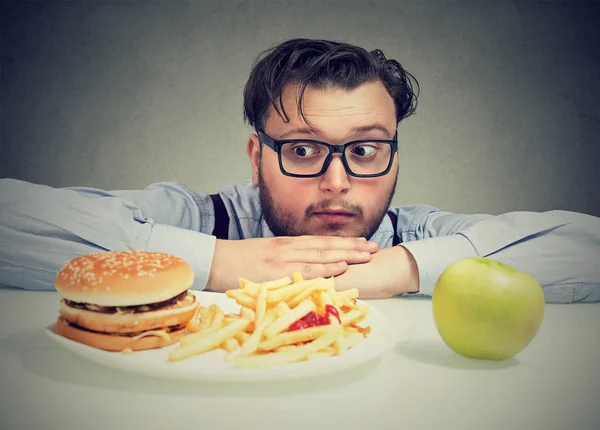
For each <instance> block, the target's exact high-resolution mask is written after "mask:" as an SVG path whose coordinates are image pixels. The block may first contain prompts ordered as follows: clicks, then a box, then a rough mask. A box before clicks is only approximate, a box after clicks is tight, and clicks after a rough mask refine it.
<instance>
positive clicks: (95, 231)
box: [0, 179, 600, 303]
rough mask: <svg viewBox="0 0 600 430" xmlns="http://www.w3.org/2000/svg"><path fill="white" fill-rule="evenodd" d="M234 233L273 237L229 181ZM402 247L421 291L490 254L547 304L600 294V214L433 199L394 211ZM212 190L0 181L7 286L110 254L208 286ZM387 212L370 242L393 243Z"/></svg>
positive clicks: (1, 252) (41, 284) (256, 206)
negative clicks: (174, 270)
mask: <svg viewBox="0 0 600 430" xmlns="http://www.w3.org/2000/svg"><path fill="white" fill-rule="evenodd" d="M220 195H221V197H222V199H223V202H224V204H225V206H226V208H227V212H228V214H229V218H230V222H229V238H230V239H248V238H256V237H273V233H272V232H271V231H270V230H269V228H268V226H267V224H266V222H265V220H264V218H263V216H262V210H261V205H260V201H259V198H258V190H257V189H256V188H255V187H254V186H253V185H252V184H251V183H245V184H239V185H233V186H229V187H225V188H223V189H222V190H221V191H220ZM391 210H393V211H394V212H395V213H396V214H397V216H398V221H397V226H396V231H397V234H398V236H399V239H400V242H401V243H400V246H404V247H406V248H407V249H408V250H409V251H410V252H411V253H412V254H413V256H414V258H415V260H416V262H417V265H418V270H419V277H420V293H419V294H421V295H425V296H431V294H432V292H433V288H434V286H435V282H436V281H437V279H438V277H439V276H440V274H441V273H442V272H443V271H444V270H445V269H446V267H448V266H449V265H450V264H451V263H453V262H455V261H457V260H459V259H462V258H465V257H470V256H483V257H489V258H492V259H495V260H498V261H501V262H504V263H507V264H510V265H512V266H514V267H516V268H518V269H520V270H523V271H525V272H528V273H530V274H531V275H533V276H534V277H535V278H536V279H537V280H538V282H539V283H540V284H541V285H542V287H543V289H544V294H545V297H546V301H547V302H554V303H568V302H581V301H599V300H600V218H597V217H593V216H590V215H585V214H580V213H575V212H567V211H550V212H543V213H534V212H511V213H506V214H503V215H499V216H493V215H485V214H477V215H465V214H453V213H448V212H443V211H440V210H438V209H436V208H434V207H431V206H427V205H411V206H399V207H392V208H391ZM214 224H215V218H214V209H213V203H212V200H211V199H210V197H209V195H208V193H204V192H200V191H194V190H191V189H189V188H188V187H186V186H184V185H181V184H178V183H173V182H164V183H157V184H154V185H151V186H149V187H148V188H146V189H144V190H135V191H128V190H118V191H103V190H99V189H93V188H77V187H75V188H51V187H48V186H44V185H37V184H32V183H28V182H23V181H18V180H14V179H1V180H0V244H1V246H0V284H1V285H3V286H7V287H14V288H23V289H30V290H53V289H54V279H55V276H56V273H57V271H58V270H59V269H60V268H61V266H62V265H63V264H64V263H65V262H67V261H68V260H70V259H72V258H74V257H76V256H78V255H81V254H87V253H93V252H98V251H106V250H147V251H160V252H166V253H171V254H174V255H178V256H180V257H182V258H184V259H186V260H187V261H188V262H189V263H190V265H191V266H192V267H193V269H194V273H195V282H194V286H193V288H194V289H203V288H205V287H206V283H207V280H208V275H209V271H210V267H211V263H212V258H213V253H214V247H215V242H216V238H215V237H214V236H212V235H211V232H212V231H213V228H214ZM393 231H394V229H393V228H392V224H391V220H390V218H389V217H385V218H384V219H383V221H382V223H381V225H380V226H379V228H378V229H377V231H376V232H375V234H374V235H373V237H371V238H370V239H371V240H372V241H374V242H377V243H378V244H379V246H380V247H381V248H385V247H390V246H392V239H393V234H394V233H393Z"/></svg>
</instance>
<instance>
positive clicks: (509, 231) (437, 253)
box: [336, 208, 600, 303]
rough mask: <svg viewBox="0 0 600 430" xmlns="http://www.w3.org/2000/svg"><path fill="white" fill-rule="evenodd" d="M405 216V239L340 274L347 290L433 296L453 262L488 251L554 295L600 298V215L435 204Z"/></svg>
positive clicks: (550, 298) (556, 298)
mask: <svg viewBox="0 0 600 430" xmlns="http://www.w3.org/2000/svg"><path fill="white" fill-rule="evenodd" d="M425 209H427V208H425ZM396 210H397V209H396ZM399 215H400V216H399V222H398V231H399V234H400V236H401V238H402V243H401V244H400V245H398V246H395V247H390V248H385V249H381V250H380V251H379V252H377V253H376V254H374V255H373V257H372V259H371V261H369V262H368V263H366V264H363V265H353V266H349V267H348V270H346V271H345V272H344V273H343V274H342V275H340V276H338V277H337V278H336V286H337V287H338V288H339V289H348V288H358V289H359V291H360V296H361V297H362V298H386V297H392V296H395V295H398V294H403V293H419V294H421V295H426V296H431V295H432V293H433V289H434V287H435V283H436V281H437V279H438V278H439V276H440V275H441V274H442V272H443V271H444V270H445V269H446V268H447V267H448V266H449V265H450V264H452V263H454V262H455V261H458V260H460V259H462V258H467V257H473V256H481V257H488V258H490V259H494V260H497V261H501V262H504V263H507V264H510V265H512V266H514V267H516V268H517V269H520V270H522V271H525V272H528V273H530V274H531V275H533V276H534V277H535V278H536V279H537V280H538V282H539V283H540V284H541V285H542V288H543V290H544V294H545V297H546V301H547V302H551V303H570V302H595V301H600V264H598V261H600V219H599V218H596V217H592V216H589V215H584V214H579V213H573V212H565V211H552V212H547V213H532V212H513V213H507V214H503V215H499V216H492V215H460V214H450V213H446V212H440V211H436V210H435V209H434V208H429V209H427V210H426V211H425V212H424V213H422V214H421V216H419V217H417V218H414V217H408V218H406V217H405V218H404V219H403V218H402V214H401V213H400V214H399Z"/></svg>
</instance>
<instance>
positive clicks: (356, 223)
mask: <svg viewBox="0 0 600 430" xmlns="http://www.w3.org/2000/svg"><path fill="white" fill-rule="evenodd" d="M296 91H297V88H296V86H295V85H288V87H286V88H285V90H284V92H283V105H284V107H285V111H286V113H287V115H288V116H289V118H290V121H289V122H287V123H286V122H284V121H283V119H282V118H281V117H280V116H279V115H278V114H277V112H275V110H273V109H271V111H270V113H269V116H268V119H267V121H266V124H265V129H264V130H263V131H264V132H265V133H266V134H267V135H269V136H271V137H273V138H274V139H313V140H319V141H322V142H327V143H330V144H337V145H341V144H344V143H346V142H349V141H352V140H359V139H360V140H362V139H385V140H390V139H392V138H393V136H394V134H395V132H396V116H395V106H394V102H393V100H392V98H391V97H390V95H389V94H388V93H387V91H386V90H385V88H384V87H383V85H382V84H381V83H379V82H370V83H365V84H363V85H361V86H359V87H357V88H355V89H354V90H350V91H346V90H342V89H338V88H327V89H321V90H318V89H315V88H312V87H307V88H306V90H305V92H304V99H303V111H304V116H305V117H306V118H307V120H308V123H309V125H307V123H306V122H304V120H303V119H302V118H301V117H300V115H299V113H298V110H297V107H296V106H297V105H296ZM248 155H249V156H250V158H251V160H252V170H253V174H252V179H253V183H254V185H256V186H258V187H259V191H260V200H261V204H262V208H263V212H264V217H265V220H266V222H267V224H268V226H269V228H270V229H271V231H272V232H273V233H274V234H275V235H276V236H298V235H335V236H354V237H367V238H369V237H371V235H372V234H373V233H374V232H375V231H376V229H377V227H378V226H379V224H380V223H381V220H382V218H383V217H384V216H385V213H386V211H387V209H388V207H389V204H390V202H391V200H392V197H393V194H394V190H395V187H396V179H397V172H398V160H397V154H396V155H394V161H393V164H392V168H391V170H390V172H389V173H388V174H387V175H385V176H380V177H376V178H356V177H353V176H351V175H349V174H348V173H347V172H346V170H345V168H344V165H343V164H342V161H341V154H335V155H334V157H333V160H332V161H331V163H330V165H329V167H328V168H327V170H326V171H325V173H324V174H323V175H322V176H320V177H316V178H295V177H289V176H286V175H284V174H283V173H282V172H281V170H280V168H279V161H278V157H277V153H276V152H275V151H273V150H272V149H271V148H269V147H268V146H266V145H263V147H262V154H261V151H260V143H259V140H258V137H257V136H256V135H254V134H253V135H252V136H250V139H249V141H248Z"/></svg>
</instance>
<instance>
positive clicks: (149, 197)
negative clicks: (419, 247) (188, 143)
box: [0, 179, 378, 291]
mask: <svg viewBox="0 0 600 430" xmlns="http://www.w3.org/2000/svg"><path fill="white" fill-rule="evenodd" d="M240 200H243V199H240ZM233 204H234V203H232V205H233ZM246 209H247V208H246ZM232 211H233V212H234V213H235V211H236V209H235V208H234V209H232ZM228 215H229V214H228ZM232 216H235V214H233V215H232ZM236 221H237V222H244V220H240V219H238V220H236ZM214 225H215V219H214V207H213V203H212V200H211V199H210V196H209V195H207V194H206V193H201V192H192V191H191V190H189V189H187V188H186V187H185V186H183V185H179V184H174V183H160V184H155V185H152V186H150V187H148V188H146V189H144V190H138V191H126V190H125V191H110V192H108V191H103V190H98V189H92V188H61V189H57V188H51V187H47V186H42V185H36V184H31V183H27V182H21V181H15V180H9V179H4V180H0V243H1V244H2V246H1V247H0V285H4V286H9V287H15V288H24V289H33V290H52V289H53V288H54V279H55V277H56V273H57V272H58V270H59V269H60V268H61V267H62V265H63V264H64V263H65V262H67V261H68V260H70V259H72V258H74V257H76V256H79V255H82V254H89V253H93V252H101V251H117V250H146V251H158V252H165V253H169V254H174V255H177V256H180V257H182V258H183V259H185V260H186V261H187V262H188V263H189V264H190V265H191V266H192V268H193V270H194V274H195V280H194V285H193V288H194V289H204V288H208V289H211V290H215V291H224V290H226V289H230V288H236V287H237V286H238V279H239V277H246V278H248V279H251V280H256V281H261V280H268V279H274V278H278V277H282V276H289V275H290V274H291V273H293V272H295V271H299V272H301V273H302V275H303V276H305V277H309V276H324V277H327V276H335V275H338V274H340V273H343V272H344V271H345V270H346V268H347V266H348V264H358V263H364V262H366V261H369V260H370V258H371V254H372V253H374V252H376V251H377V249H378V248H377V244H375V243H370V242H368V241H366V240H361V239H359V238H331V237H315V236H301V237H289V238H254V237H241V239H245V240H218V241H217V240H216V238H215V237H214V236H212V231H213V229H214ZM236 225H237V223H236ZM257 235H258V234H257Z"/></svg>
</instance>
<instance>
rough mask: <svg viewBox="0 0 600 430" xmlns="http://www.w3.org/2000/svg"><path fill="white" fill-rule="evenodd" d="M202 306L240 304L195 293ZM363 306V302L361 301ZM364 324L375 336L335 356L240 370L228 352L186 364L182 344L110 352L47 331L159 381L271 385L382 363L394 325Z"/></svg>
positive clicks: (373, 316)
mask: <svg viewBox="0 0 600 430" xmlns="http://www.w3.org/2000/svg"><path fill="white" fill-rule="evenodd" d="M194 294H195V295H196V297H197V298H198V300H199V302H200V304H201V305H202V306H209V305H211V304H212V303H215V304H217V305H218V306H220V307H221V309H222V310H223V312H225V313H237V312H238V311H239V306H238V304H237V303H236V302H235V301H234V300H232V299H230V298H229V297H227V296H226V295H225V294H219V293H208V292H203V291H194ZM359 302H360V301H359ZM370 306H371V310H370V312H369V315H368V316H367V318H365V320H364V324H368V325H370V326H371V333H369V335H368V336H367V338H366V339H365V340H364V341H362V342H361V343H360V344H358V345H357V346H355V347H354V348H352V349H350V350H348V351H347V352H345V353H344V354H342V355H339V356H335V357H325V358H319V359H315V360H311V361H303V362H298V363H291V364H286V365H281V366H273V367H263V368H256V369H239V368H235V367H232V366H231V365H229V364H228V363H226V362H225V351H223V350H214V351H211V352H208V353H204V354H201V355H198V356H194V357H191V358H188V359H185V360H182V361H177V362H169V361H168V355H169V352H170V351H172V350H173V349H175V348H177V344H175V345H170V346H167V347H164V348H161V349H155V350H147V351H137V352H134V353H133V354H122V353H120V352H110V351H104V350H100V349H97V348H93V347H90V346H87V345H84V344H81V343H78V342H75V341H72V340H70V339H67V338H65V337H62V336H59V335H57V334H56V333H54V332H53V331H52V330H51V328H50V327H51V326H49V327H47V328H46V333H47V334H48V335H49V336H50V338H51V339H52V340H54V341H56V342H57V343H58V344H59V345H61V346H63V347H65V348H67V349H68V350H70V351H72V352H73V353H75V354H77V355H79V356H81V357H83V358H85V359H88V360H91V361H93V362H95V363H98V364H100V365H103V366H106V367H110V368H114V369H120V370H124V371H128V372H133V373H137V374H142V375H149V376H155V377H164V378H174V379H187V380H203V381H237V382H241V381H266V380H271V381H274V380H290V379H299V378H306V377H313V376H319V375H324V374H331V373H335V372H339V371H342V370H346V369H348V368H351V367H355V366H359V365H361V364H364V363H367V362H369V361H371V360H374V359H376V358H379V357H380V356H381V355H383V354H384V353H385V352H387V351H388V350H389V349H390V348H391V347H392V346H393V345H394V344H395V342H396V339H395V336H394V335H393V330H392V328H391V327H390V325H389V323H388V320H387V319H386V318H385V317H384V316H383V315H382V314H381V313H380V312H379V311H378V310H377V309H376V308H374V307H373V306H372V305H370Z"/></svg>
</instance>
